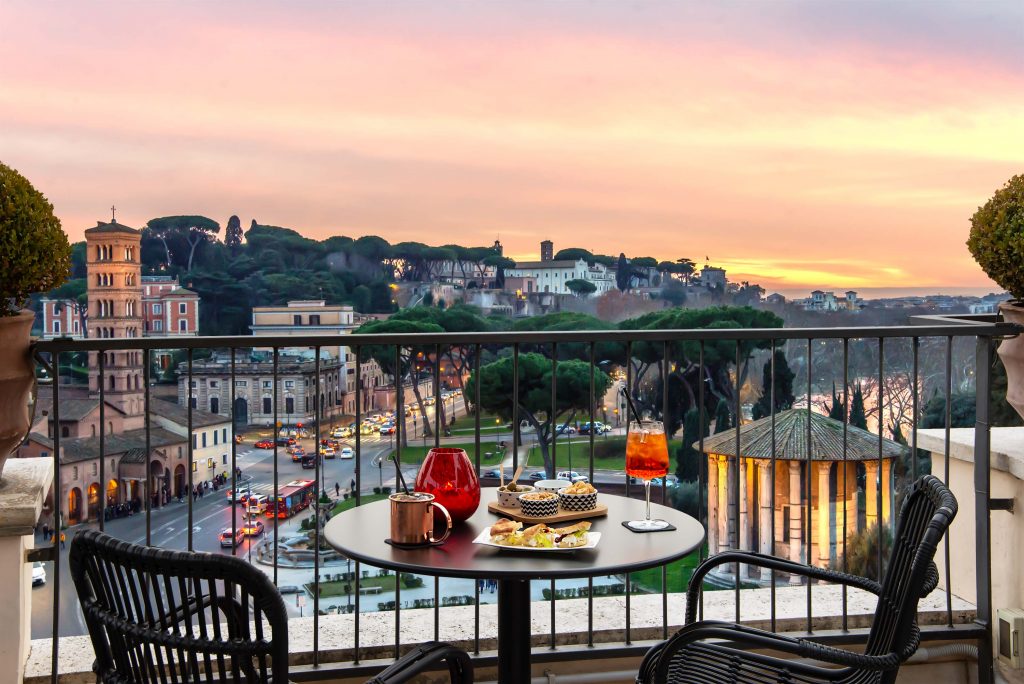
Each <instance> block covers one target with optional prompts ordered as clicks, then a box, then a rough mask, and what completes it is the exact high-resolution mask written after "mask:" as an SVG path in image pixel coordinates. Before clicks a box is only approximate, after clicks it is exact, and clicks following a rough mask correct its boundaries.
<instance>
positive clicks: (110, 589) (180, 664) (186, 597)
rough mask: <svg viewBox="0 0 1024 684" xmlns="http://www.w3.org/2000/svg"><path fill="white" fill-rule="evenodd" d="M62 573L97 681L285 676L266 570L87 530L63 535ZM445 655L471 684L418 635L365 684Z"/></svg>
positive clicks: (280, 611) (389, 682) (281, 611)
mask: <svg viewBox="0 0 1024 684" xmlns="http://www.w3.org/2000/svg"><path fill="white" fill-rule="evenodd" d="M69 560H70V567H71V577H72V579H73V580H74V582H75V588H76V590H77V591H78V598H79V600H80V601H81V604H82V612H83V614H84V616H85V623H86V626H87V627H88V629H89V637H90V638H91V639H92V645H93V649H94V650H95V652H96V662H95V664H94V665H93V670H94V671H95V672H96V676H97V682H98V683H99V684H135V683H137V684H178V683H179V682H200V681H207V682H209V681H219V682H246V683H247V684H255V683H256V682H277V683H280V682H286V681H287V679H288V617H287V614H286V613H285V607H284V601H283V600H282V599H281V595H280V594H279V593H278V591H277V589H276V587H274V585H273V583H271V581H270V580H269V579H268V578H267V576H266V575H265V574H263V573H262V572H260V571H259V570H258V569H257V568H254V567H252V566H251V565H249V564H248V563H246V562H245V561H243V560H241V559H240V558H233V557H231V556H220V555H215V554H209V553H188V552H183V551H171V550H166V549H155V548H152V547H146V546H138V545H135V544H129V543H127V542H124V541H119V540H117V539H114V538H113V537H110V536H107V535H105V534H102V533H100V532H97V531H95V530H88V531H84V532H80V533H78V534H77V535H75V538H74V541H72V543H71V552H70V556H69ZM442 660H443V661H445V662H446V663H447V665H448V671H449V673H450V675H451V679H452V681H453V682H463V683H465V684H472V682H473V666H472V663H471V662H470V659H469V656H468V655H467V654H466V653H465V652H463V651H461V650H458V649H456V648H454V647H452V646H449V645H447V644H439V643H427V644H423V645H421V646H418V647H417V648H415V649H413V650H412V651H411V652H409V653H408V654H406V655H405V656H403V657H402V658H400V659H399V660H397V661H396V662H395V663H394V664H392V665H391V666H390V667H388V668H387V669H386V670H384V671H383V672H382V673H381V674H379V675H377V676H376V677H375V678H373V679H371V680H370V684H394V683H396V682H405V681H407V680H408V679H410V678H411V677H413V676H415V675H417V674H419V673H420V672H423V671H424V670H427V669H430V668H432V667H434V666H435V665H437V664H438V663H440V661H442Z"/></svg>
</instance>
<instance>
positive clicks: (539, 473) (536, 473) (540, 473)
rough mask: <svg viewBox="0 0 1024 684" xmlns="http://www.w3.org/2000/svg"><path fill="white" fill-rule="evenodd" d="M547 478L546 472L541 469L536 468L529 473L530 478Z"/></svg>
mask: <svg viewBox="0 0 1024 684" xmlns="http://www.w3.org/2000/svg"><path fill="white" fill-rule="evenodd" d="M547 478H548V474H547V473H545V472H544V471H543V470H537V471H534V472H532V473H530V479H531V480H546V479H547Z"/></svg>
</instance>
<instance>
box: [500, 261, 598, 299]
mask: <svg viewBox="0 0 1024 684" xmlns="http://www.w3.org/2000/svg"><path fill="white" fill-rule="evenodd" d="M505 275H506V285H505V287H506V290H507V289H508V288H509V285H508V282H509V281H510V280H511V281H512V282H514V283H517V284H523V285H526V286H527V287H530V286H531V285H533V284H535V286H536V290H535V291H536V292H541V293H550V294H565V295H567V294H572V293H571V292H570V291H569V288H567V287H566V286H565V284H566V283H567V282H569V281H570V280H587V281H589V282H591V283H593V285H594V287H595V288H596V290H595V291H594V294H595V295H600V294H603V293H605V292H608V291H609V290H611V289H613V288H614V287H615V277H614V276H613V275H612V273H611V272H610V271H609V270H608V269H607V268H605V266H604V265H602V264H598V263H595V264H593V265H588V264H587V262H586V261H585V260H584V259H578V260H576V261H571V260H560V261H553V260H549V261H544V260H541V261H520V262H516V265H515V267H514V268H510V269H508V271H507V273H506V274H505ZM520 279H522V280H520ZM531 281H532V282H531ZM531 293H532V291H529V290H527V291H524V294H531Z"/></svg>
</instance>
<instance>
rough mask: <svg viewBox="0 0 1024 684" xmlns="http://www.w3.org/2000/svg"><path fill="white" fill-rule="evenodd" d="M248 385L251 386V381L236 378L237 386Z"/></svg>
mask: <svg viewBox="0 0 1024 684" xmlns="http://www.w3.org/2000/svg"><path fill="white" fill-rule="evenodd" d="M248 386H249V381H248V380H235V387H248Z"/></svg>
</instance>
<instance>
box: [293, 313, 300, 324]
mask: <svg viewBox="0 0 1024 684" xmlns="http://www.w3.org/2000/svg"><path fill="white" fill-rule="evenodd" d="M292 325H302V316H301V315H300V314H294V315H293V316H292Z"/></svg>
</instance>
